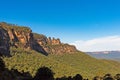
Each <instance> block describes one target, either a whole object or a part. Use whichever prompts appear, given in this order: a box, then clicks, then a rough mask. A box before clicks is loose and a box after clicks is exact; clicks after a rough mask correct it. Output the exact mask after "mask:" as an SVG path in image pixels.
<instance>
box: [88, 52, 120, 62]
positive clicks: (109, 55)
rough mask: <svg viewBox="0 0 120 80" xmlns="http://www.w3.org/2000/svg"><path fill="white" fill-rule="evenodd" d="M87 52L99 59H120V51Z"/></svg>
mask: <svg viewBox="0 0 120 80" xmlns="http://www.w3.org/2000/svg"><path fill="white" fill-rule="evenodd" d="M86 53H87V54H89V55H91V56H93V57H95V58H99V59H113V60H118V61H120V51H98V52H86Z"/></svg>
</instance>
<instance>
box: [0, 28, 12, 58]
mask: <svg viewBox="0 0 120 80" xmlns="http://www.w3.org/2000/svg"><path fill="white" fill-rule="evenodd" d="M9 40H10V39H9V35H8V33H7V31H6V30H4V29H3V28H0V56H3V55H4V56H10V54H9V52H10V47H9Z"/></svg>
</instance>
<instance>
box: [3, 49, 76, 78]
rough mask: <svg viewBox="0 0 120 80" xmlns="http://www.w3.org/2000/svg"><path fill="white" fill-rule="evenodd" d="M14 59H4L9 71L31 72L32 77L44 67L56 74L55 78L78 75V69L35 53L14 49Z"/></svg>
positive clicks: (12, 50)
mask: <svg viewBox="0 0 120 80" xmlns="http://www.w3.org/2000/svg"><path fill="white" fill-rule="evenodd" d="M11 52H12V54H13V53H14V54H13V56H12V57H10V58H7V57H4V58H3V59H4V61H5V65H6V66H7V68H8V69H9V70H11V69H12V68H13V69H17V70H18V71H20V72H22V71H24V72H30V73H31V74H32V76H34V75H35V73H36V71H37V70H38V69H39V68H40V67H42V66H47V67H49V68H50V69H52V70H53V72H55V73H56V74H55V77H61V76H63V75H65V76H69V75H71V76H72V75H74V74H76V71H77V70H76V69H74V68H72V67H70V66H69V65H66V64H63V63H59V62H58V61H55V60H53V59H51V58H48V57H47V56H44V55H42V54H40V53H37V52H35V51H28V50H24V49H20V48H19V49H15V48H12V49H11Z"/></svg>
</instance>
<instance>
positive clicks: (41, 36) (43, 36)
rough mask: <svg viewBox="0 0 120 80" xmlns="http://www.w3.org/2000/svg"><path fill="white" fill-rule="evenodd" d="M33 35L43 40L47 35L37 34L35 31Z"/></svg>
mask: <svg viewBox="0 0 120 80" xmlns="http://www.w3.org/2000/svg"><path fill="white" fill-rule="evenodd" d="M33 36H34V38H35V39H41V40H44V39H46V38H47V37H46V36H45V35H43V34H37V33H33Z"/></svg>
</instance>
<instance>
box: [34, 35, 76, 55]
mask: <svg viewBox="0 0 120 80" xmlns="http://www.w3.org/2000/svg"><path fill="white" fill-rule="evenodd" d="M34 38H35V40H36V42H37V43H38V44H39V45H41V46H42V47H43V48H44V50H45V51H46V52H47V53H48V54H63V53H70V54H71V53H75V52H76V51H77V49H76V48H75V46H73V45H69V44H64V43H61V41H60V39H59V38H58V39H55V38H51V37H48V38H47V37H46V36H44V35H41V34H34Z"/></svg>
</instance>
